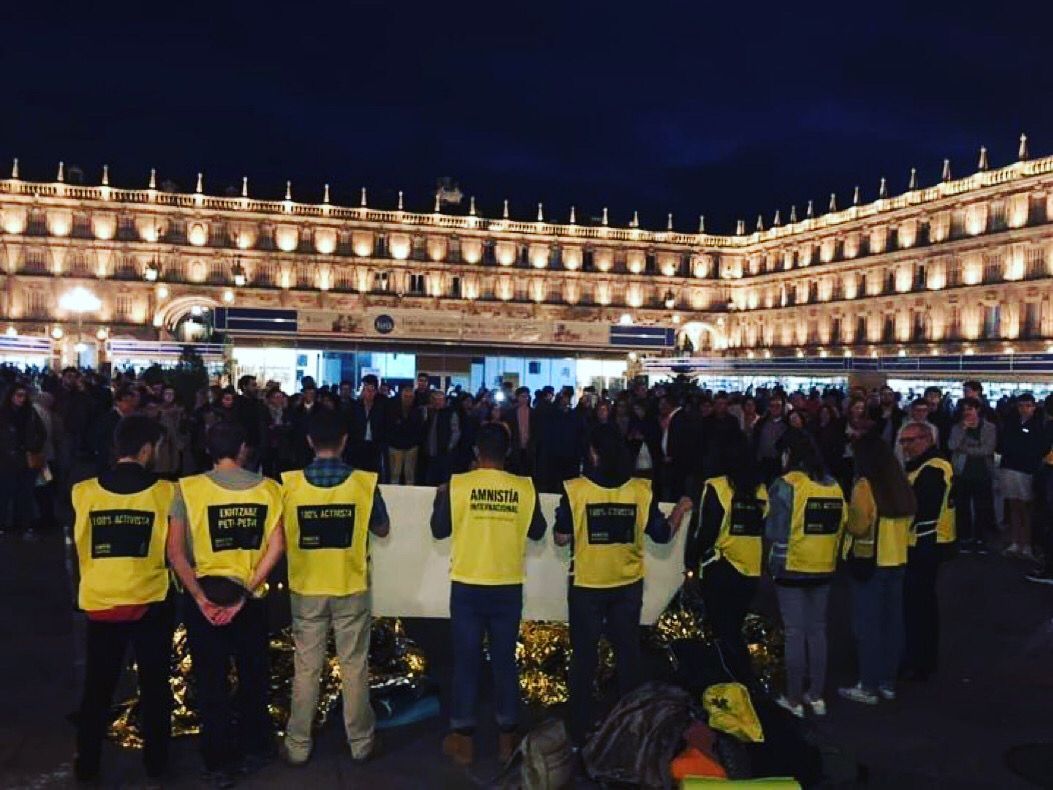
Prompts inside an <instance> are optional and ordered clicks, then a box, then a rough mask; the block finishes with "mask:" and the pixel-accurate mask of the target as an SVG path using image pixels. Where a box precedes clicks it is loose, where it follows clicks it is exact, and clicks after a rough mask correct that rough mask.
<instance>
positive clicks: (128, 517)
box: [88, 510, 154, 560]
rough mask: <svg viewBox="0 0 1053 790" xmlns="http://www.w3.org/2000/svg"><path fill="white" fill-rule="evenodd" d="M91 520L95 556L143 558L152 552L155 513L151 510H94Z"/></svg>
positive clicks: (89, 514) (92, 547)
mask: <svg viewBox="0 0 1053 790" xmlns="http://www.w3.org/2000/svg"><path fill="white" fill-rule="evenodd" d="M88 523H89V525H90V526H91V558H92V559H93V560H98V559H105V558H107V557H138V558H142V557H145V556H146V555H147V554H149V553H150V535H151V533H152V532H153V528H154V514H153V513H151V512H150V511H149V510H93V511H91V512H90V513H88Z"/></svg>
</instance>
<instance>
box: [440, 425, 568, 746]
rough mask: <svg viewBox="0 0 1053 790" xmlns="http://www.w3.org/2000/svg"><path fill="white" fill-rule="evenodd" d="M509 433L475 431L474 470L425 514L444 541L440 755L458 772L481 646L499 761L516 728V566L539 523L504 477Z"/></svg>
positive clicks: (527, 485) (471, 728) (528, 500)
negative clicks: (446, 688) (449, 654)
mask: <svg viewBox="0 0 1053 790" xmlns="http://www.w3.org/2000/svg"><path fill="white" fill-rule="evenodd" d="M510 444H511V443H510V441H509V432H508V430H507V429H506V428H505V427H504V426H503V425H500V424H496V423H489V424H486V425H483V426H481V427H480V428H479V433H478V434H477V436H476V440H475V459H476V463H475V469H473V470H472V471H470V472H464V473H462V474H455V475H453V476H452V477H451V478H450V482H449V483H448V484H444V485H441V486H439V487H438V489H437V490H436V492H435V501H434V504H433V507H432V514H431V534H432V536H433V537H434V538H435V539H436V540H444V539H445V538H449V537H452V546H451V549H450V581H451V585H450V630H451V632H452V636H453V691H452V695H451V696H452V699H451V702H450V733H449V734H448V735H447V736H446V738H445V739H444V740H443V743H442V750H443V753H445V754H446V755H448V756H449V757H451V758H452V759H453V761H454V762H456V763H457V764H458V765H462V766H467V765H470V764H471V763H472V761H473V759H474V756H475V747H474V743H473V736H474V733H475V723H476V716H475V708H476V701H477V698H478V695H479V677H480V675H481V674H482V651H483V639H484V638H485V639H486V640H487V643H488V647H489V651H490V666H491V669H492V671H493V679H494V712H495V715H496V718H497V724H498V726H499V727H500V734H499V735H498V754H499V757H500V758H501V760H502V762H504V761H507V760H508V759H509V758H510V757H511V756H512V753H513V751H514V750H515V746H516V728H517V727H518V725H519V671H518V669H517V667H516V656H515V653H516V639H517V638H518V636H519V620H520V617H521V616H522V613H523V580H524V575H523V563H524V558H525V556H526V542H527V540H528V539H529V540H535V541H537V540H541V539H542V538H543V537H544V536H545V529H546V528H547V526H548V525H547V524H546V523H545V518H544V516H543V515H542V514H541V505H540V503H539V501H538V496H537V492H536V491H535V490H534V484H533V482H531V480H530V478H529V477H522V476H520V475H513V474H510V473H508V472H505V471H504V466H505V459H506V458H507V456H508V453H509V449H510Z"/></svg>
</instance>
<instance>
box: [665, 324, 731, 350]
mask: <svg viewBox="0 0 1053 790" xmlns="http://www.w3.org/2000/svg"><path fill="white" fill-rule="evenodd" d="M676 347H677V348H681V349H684V350H685V352H687V353H690V354H700V353H702V352H705V351H723V350H724V349H726V348H727V347H728V341H727V336H726V335H725V334H724V330H723V329H721V328H720V327H718V326H714V325H713V324H710V323H709V322H707V321H688V322H687V323H686V324H684V325H683V326H681V327H680V331H679V332H677V334H676Z"/></svg>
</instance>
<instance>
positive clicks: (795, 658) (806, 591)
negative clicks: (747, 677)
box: [764, 429, 848, 718]
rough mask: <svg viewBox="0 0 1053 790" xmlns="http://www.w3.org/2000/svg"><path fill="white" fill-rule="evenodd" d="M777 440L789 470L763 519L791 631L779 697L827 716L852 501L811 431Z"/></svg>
mask: <svg viewBox="0 0 1053 790" xmlns="http://www.w3.org/2000/svg"><path fill="white" fill-rule="evenodd" d="M780 443H781V446H782V447H783V448H784V449H783V451H782V466H783V469H784V470H785V473H784V474H783V475H782V476H781V477H779V478H777V479H776V480H775V481H774V482H773V483H772V485H771V487H770V488H769V489H768V498H769V501H768V508H769V509H768V518H767V520H766V522H765V525H764V535H765V539H766V540H767V541H768V543H769V544H770V545H771V552H770V554H769V556H768V572H769V573H770V574H771V577H772V579H773V580H774V581H775V594H776V596H777V598H778V601H779V612H780V613H781V615H782V622H783V627H784V629H785V632H786V647H785V650H786V693H785V694H783V695H781V696H779V697H778V698H777V699H776V702H777V703H778V704H779V705H780V706H782V707H783V708H786V709H787V710H788V711H790V713H792V714H793V715H794V716H797V717H799V718H800V717H803V716H804V704H805V703H807V704H808V707H809V708H811V710H812V712H813V713H814V714H815V715H817V716H824V715H826V701H825V699H824V698H823V690H824V688H825V687H826V660H827V648H826V618H827V603H828V602H829V599H830V582H831V580H832V579H833V575H834V570H835V569H836V568H837V549H838V547H839V546H840V543H841V536H842V534H843V533H844V529H845V522H846V521H847V519H848V507H847V505H846V504H845V499H844V496H843V495H842V493H841V486H840V485H839V484H838V482H837V481H836V480H834V478H833V477H832V476H831V475H830V473H829V472H828V471H827V470H826V467H825V466H824V465H823V461H822V456H821V455H820V454H819V450H818V448H817V447H816V446H815V443H814V442H813V441H812V438H811V437H810V436H808V435H807V434H806V433H804V432H803V431H795V430H792V429H791V430H788V431H787V432H786V433H785V434H784V435H783V437H782V439H781V442H780ZM806 675H807V677H808V691H807V693H805V692H804V679H805V676H806Z"/></svg>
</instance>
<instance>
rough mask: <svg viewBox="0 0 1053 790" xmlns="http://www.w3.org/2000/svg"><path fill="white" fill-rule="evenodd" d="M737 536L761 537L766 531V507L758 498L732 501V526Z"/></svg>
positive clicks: (730, 529)
mask: <svg viewBox="0 0 1053 790" xmlns="http://www.w3.org/2000/svg"><path fill="white" fill-rule="evenodd" d="M728 531H729V532H730V533H731V534H732V535H735V536H736V537H749V538H759V537H760V536H761V535H762V534H763V533H764V508H763V507H762V506H761V503H760V502H759V501H758V500H756V499H749V500H741V499H736V500H735V501H733V502H732V503H731V526H730V527H729V529H728Z"/></svg>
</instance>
